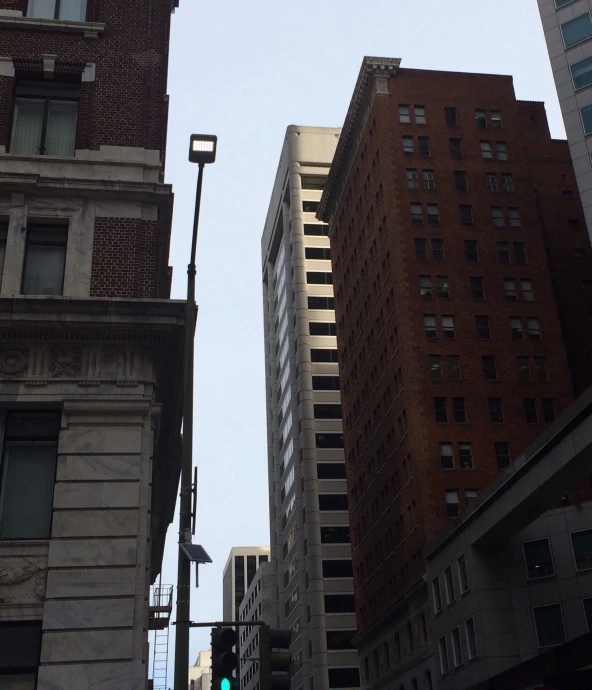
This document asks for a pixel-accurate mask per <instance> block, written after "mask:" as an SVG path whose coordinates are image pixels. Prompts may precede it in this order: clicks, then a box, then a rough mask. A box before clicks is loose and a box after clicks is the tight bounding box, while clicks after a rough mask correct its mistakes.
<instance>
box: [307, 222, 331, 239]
mask: <svg viewBox="0 0 592 690" xmlns="http://www.w3.org/2000/svg"><path fill="white" fill-rule="evenodd" d="M304 234H305V235H308V236H315V237H328V236H329V226H328V225H327V224H326V223H304Z"/></svg>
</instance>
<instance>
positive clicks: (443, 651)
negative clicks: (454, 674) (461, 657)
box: [438, 635, 450, 676]
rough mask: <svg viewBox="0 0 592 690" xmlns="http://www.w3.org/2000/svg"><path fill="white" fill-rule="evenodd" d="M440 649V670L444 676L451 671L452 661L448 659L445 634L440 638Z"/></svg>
mask: <svg viewBox="0 0 592 690" xmlns="http://www.w3.org/2000/svg"><path fill="white" fill-rule="evenodd" d="M438 650H439V652H440V671H441V672H442V675H443V676H444V675H446V674H447V673H448V672H449V671H450V662H449V660H448V646H447V645H446V636H445V635H444V636H442V637H441V638H440V639H439V640H438Z"/></svg>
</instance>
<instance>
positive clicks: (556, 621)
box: [532, 604, 565, 647]
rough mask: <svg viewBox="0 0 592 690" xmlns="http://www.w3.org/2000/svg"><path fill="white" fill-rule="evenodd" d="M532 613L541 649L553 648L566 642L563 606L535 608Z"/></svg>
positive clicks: (552, 605)
mask: <svg viewBox="0 0 592 690" xmlns="http://www.w3.org/2000/svg"><path fill="white" fill-rule="evenodd" d="M532 612H533V614H534V624H535V627H536V632H537V640H538V644H539V647H552V646H554V645H557V644H563V643H564V642H565V629H564V627H563V616H562V614H561V604H549V605H548V606H535V607H534V608H533V609H532Z"/></svg>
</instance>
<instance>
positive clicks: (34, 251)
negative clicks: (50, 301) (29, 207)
mask: <svg viewBox="0 0 592 690" xmlns="http://www.w3.org/2000/svg"><path fill="white" fill-rule="evenodd" d="M67 239H68V229H67V228H65V227H63V226H59V225H42V224H36V223H35V224H31V225H29V227H28V228H27V245H26V251H25V261H24V269H23V284H22V289H21V292H22V294H23V295H61V294H62V291H63V286H64V268H65V264H66V245H67Z"/></svg>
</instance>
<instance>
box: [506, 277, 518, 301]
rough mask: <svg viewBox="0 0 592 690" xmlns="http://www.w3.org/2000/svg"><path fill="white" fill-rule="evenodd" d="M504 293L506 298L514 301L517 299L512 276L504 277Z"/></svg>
mask: <svg viewBox="0 0 592 690" xmlns="http://www.w3.org/2000/svg"><path fill="white" fill-rule="evenodd" d="M504 293H505V295H506V299H507V300H511V301H515V300H516V299H518V292H517V290H516V281H515V280H514V278H505V279H504Z"/></svg>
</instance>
